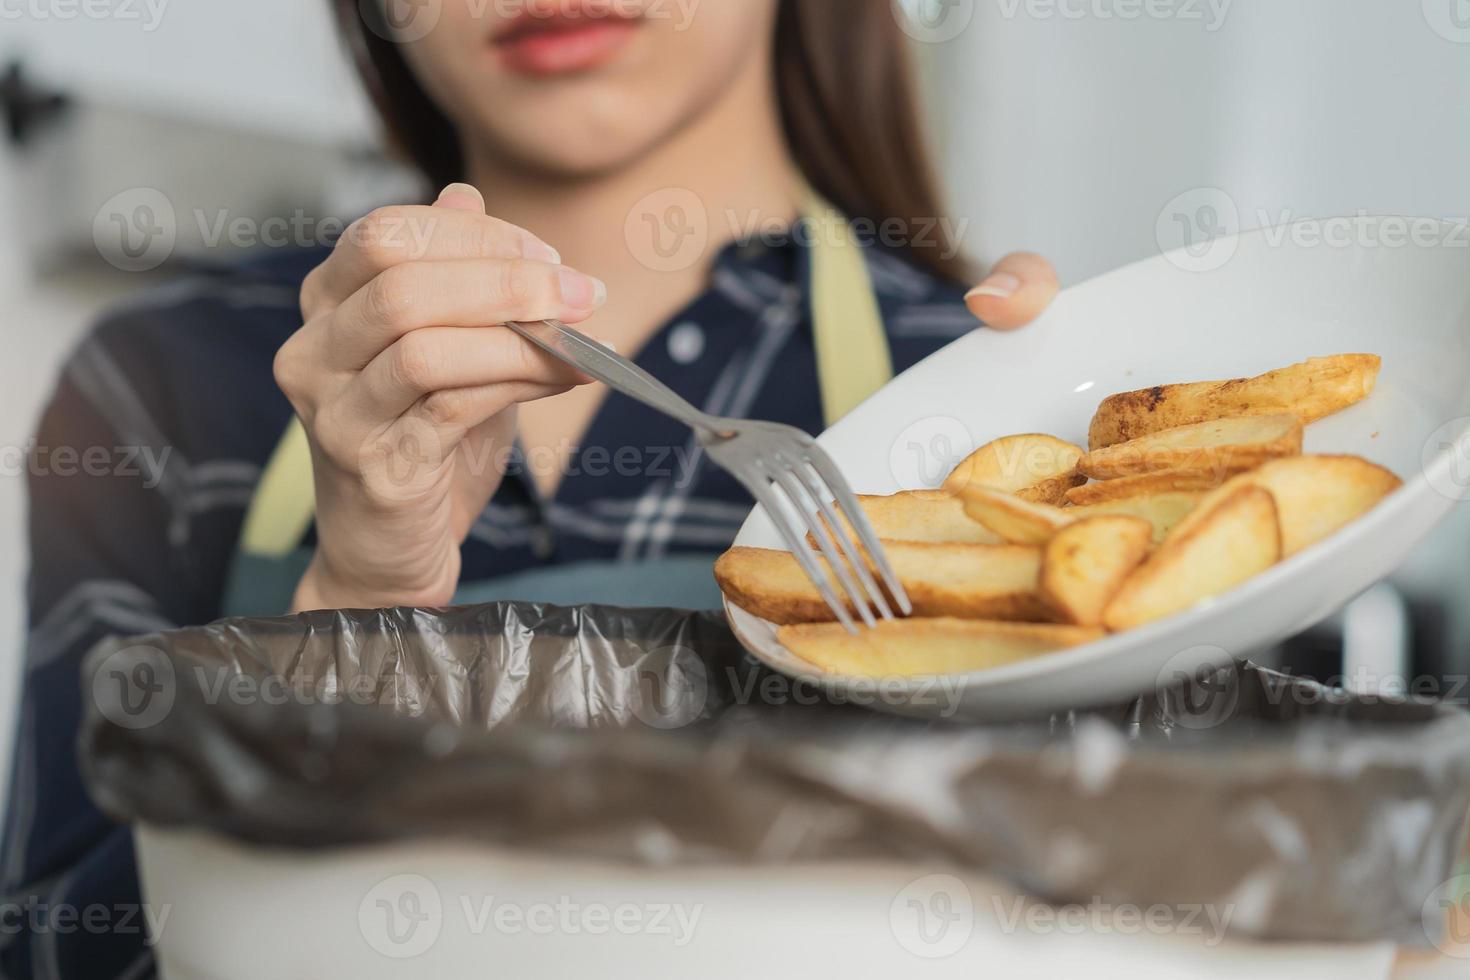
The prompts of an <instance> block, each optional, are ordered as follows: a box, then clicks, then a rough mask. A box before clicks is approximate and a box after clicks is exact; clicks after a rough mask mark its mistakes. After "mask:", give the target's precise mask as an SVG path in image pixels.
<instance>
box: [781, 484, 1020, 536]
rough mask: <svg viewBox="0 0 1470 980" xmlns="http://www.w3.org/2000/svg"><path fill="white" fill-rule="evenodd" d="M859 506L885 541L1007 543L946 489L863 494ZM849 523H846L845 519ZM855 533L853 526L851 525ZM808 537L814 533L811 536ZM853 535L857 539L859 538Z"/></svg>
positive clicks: (849, 529) (859, 499)
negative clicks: (872, 495)
mask: <svg viewBox="0 0 1470 980" xmlns="http://www.w3.org/2000/svg"><path fill="white" fill-rule="evenodd" d="M858 506H860V507H861V508H862V509H863V512H864V513H865V514H867V515H868V520H870V521H872V522H873V530H875V531H877V532H878V537H880V538H882V539H883V540H885V541H911V542H919V543H927V544H1004V543H1005V539H1004V538H1002V537H1001V536H1000V535H998V534H996V533H995V532H994V531H992V530H990V529H989V528H987V527H986V526H985V525H984V524H981V523H980V522H979V521H976V520H975V519H974V518H972V517H970V515H968V514H966V513H965V505H964V504H963V503H962V502H961V501H960V499H959V498H958V497H956V496H955V495H954V494H952V493H946V492H945V491H943V490H908V491H905V492H903V493H896V494H893V495H892V496H888V497H869V496H859V497H858ZM844 523H845V522H844ZM848 531H849V533H851V528H848ZM807 537H808V539H810V538H811V535H808V536H807ZM857 540H858V538H857V535H856V534H853V541H857Z"/></svg>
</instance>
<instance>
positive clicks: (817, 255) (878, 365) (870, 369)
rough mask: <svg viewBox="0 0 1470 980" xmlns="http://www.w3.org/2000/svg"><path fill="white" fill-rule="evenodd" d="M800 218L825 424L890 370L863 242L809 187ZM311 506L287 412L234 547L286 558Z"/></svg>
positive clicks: (301, 432)
mask: <svg viewBox="0 0 1470 980" xmlns="http://www.w3.org/2000/svg"><path fill="white" fill-rule="evenodd" d="M803 220H805V221H807V222H809V223H810V226H811V227H810V229H809V231H810V233H811V239H812V246H811V264H812V272H811V278H812V285H811V289H812V295H811V314H812V329H813V333H814V335H815V340H816V354H817V381H818V384H819V387H820V389H821V394H822V413H823V416H824V417H825V418H826V420H827V424H828V425H831V424H832V423H833V422H836V421H837V420H838V419H840V418H842V416H844V415H846V414H847V413H848V412H850V411H852V410H853V409H854V408H856V407H857V406H858V405H859V403H861V402H862V401H863V400H864V399H866V398H867V397H868V396H869V395H871V394H873V393H874V392H875V391H877V390H878V389H879V388H881V387H883V386H884V385H885V384H887V383H888V382H889V381H890V380H892V378H893V360H892V356H891V355H890V353H889V349H888V335H887V334H886V333H885V332H884V330H883V315H882V313H881V312H880V311H879V308H878V298H877V296H876V294H875V293H874V291H873V281H872V277H871V276H870V275H869V273H868V263H867V260H866V258H864V254H863V249H862V246H861V245H860V244H859V242H858V240H857V236H856V235H854V234H853V231H852V226H851V225H850V224H849V223H848V221H847V219H846V218H845V217H843V215H842V214H841V212H839V211H838V210H837V209H836V208H835V207H833V206H832V205H831V204H829V203H828V202H827V201H825V200H823V199H822V198H821V197H819V196H818V195H816V194H815V193H812V192H808V193H807V199H806V203H805V206H804V207H803ZM315 513H316V488H315V486H314V484H313V482H312V468H311V447H310V445H309V444H308V443H307V439H306V430H305V429H304V428H303V427H302V425H301V420H300V419H296V418H293V419H292V420H291V423H290V425H288V426H287V427H286V432H285V435H284V436H282V438H281V442H280V444H279V445H278V446H277V447H276V450H275V452H274V453H273V454H272V455H271V458H270V461H269V462H268V463H267V464H266V468H265V473H264V474H263V475H262V477H261V480H260V483H259V484H258V485H257V487H256V490H255V496H254V497H253V498H252V499H251V501H250V509H249V510H248V511H247V512H246V515H245V527H244V531H243V533H242V535H241V539H240V550H241V551H242V552H244V553H245V554H248V555H255V556H259V557H263V558H285V557H287V556H289V555H291V553H292V552H293V551H295V549H296V548H297V547H299V546H300V544H301V540H302V538H303V537H305V536H306V532H307V530H308V529H309V528H310V527H311V522H312V518H313V516H314V515H315Z"/></svg>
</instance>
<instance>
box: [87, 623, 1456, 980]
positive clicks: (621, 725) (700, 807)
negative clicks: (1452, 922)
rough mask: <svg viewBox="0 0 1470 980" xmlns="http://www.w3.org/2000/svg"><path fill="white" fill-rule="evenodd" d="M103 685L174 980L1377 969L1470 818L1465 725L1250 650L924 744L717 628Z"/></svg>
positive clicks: (99, 788) (1425, 918)
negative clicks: (1130, 692) (1170, 683)
mask: <svg viewBox="0 0 1470 980" xmlns="http://www.w3.org/2000/svg"><path fill="white" fill-rule="evenodd" d="M84 683H85V684H87V685H88V689H89V690H90V691H91V692H92V695H93V696H92V698H91V704H90V705H89V713H88V717H87V720H86V722H85V724H84V730H83V733H82V737H81V747H80V749H81V758H82V764H83V770H84V773H85V776H86V779H87V782H88V785H89V788H90V791H91V793H92V794H93V797H94V799H95V800H96V801H97V802H98V804H99V805H100V806H101V807H102V808H103V809H104V810H105V811H106V812H108V813H109V814H111V815H112V816H114V817H115V818H116V819H118V820H122V821H130V822H132V823H133V824H134V825H135V826H136V836H137V842H138V851H139V860H140V867H141V873H142V877H143V884H144V888H145V895H146V897H147V900H148V902H149V903H150V905H152V906H154V907H159V906H163V905H166V906H168V907H169V917H168V919H167V926H166V927H165V928H163V929H162V930H160V934H159V935H158V937H157V939H158V944H159V945H158V950H159V955H160V960H161V962H162V966H163V970H164V975H165V976H167V977H169V978H171V980H180V978H192V977H210V978H217V977H230V976H237V975H238V976H251V977H258V976H323V975H331V976H337V975H352V976H358V977H373V976H389V975H393V976H405V975H410V976H419V975H421V976H432V977H457V976H476V977H481V976H484V975H486V974H487V973H491V972H495V973H504V974H505V975H509V976H515V977H526V976H542V975H545V976H567V975H579V974H593V975H597V976H614V977H617V976H629V977H632V976H638V977H640V978H647V977H649V976H651V975H653V976H658V975H668V976H675V975H679V976H688V975H691V974H695V973H697V974H698V975H700V976H713V977H722V976H731V977H748V976H750V975H752V974H753V973H755V972H757V971H759V973H760V975H763V976H828V975H834V974H838V973H840V974H843V975H847V976H856V977H865V976H879V975H882V976H888V977H891V976H892V975H894V973H895V972H896V971H902V972H903V974H904V975H908V974H911V973H915V972H918V973H921V974H925V975H933V976H960V975H964V976H970V977H973V976H975V975H976V974H977V971H983V972H984V974H985V975H994V976H1073V975H1086V976H1088V977H1106V976H1118V977H1123V976H1128V977H1130V978H1134V980H1136V978H1138V977H1142V976H1150V975H1154V973H1152V972H1150V971H1155V972H1156V973H1157V975H1159V976H1170V977H1177V976H1200V977H1213V976H1220V977H1235V976H1241V975H1251V976H1277V975H1279V976H1282V977H1286V976H1288V975H1290V976H1291V977H1293V980H1301V978H1302V977H1304V976H1313V975H1316V973H1315V972H1314V971H1317V970H1322V971H1324V972H1323V973H1322V974H1321V975H1323V976H1329V975H1330V976H1332V977H1335V978H1338V980H1341V978H1343V977H1354V976H1364V977H1369V976H1378V977H1381V976H1384V975H1385V973H1386V969H1387V963H1388V959H1389V958H1390V957H1391V955H1392V944H1395V943H1397V944H1408V945H1419V946H1426V945H1429V944H1430V943H1432V942H1434V941H1436V939H1437V938H1438V930H1439V929H1440V927H1441V921H1440V919H1439V918H1437V917H1436V915H1437V913H1438V912H1440V909H1439V906H1438V905H1437V904H1436V901H1435V898H1436V896H1437V895H1442V894H1444V893H1445V889H1446V888H1447V887H1448V885H1447V883H1450V882H1452V881H1453V870H1454V862H1455V857H1456V855H1457V854H1459V853H1460V852H1461V849H1462V847H1463V845H1464V841H1465V829H1466V828H1465V824H1466V815H1467V812H1470V714H1466V713H1465V712H1463V711H1461V710H1459V709H1458V708H1455V707H1451V706H1447V705H1437V704H1433V703H1429V702H1424V701H1417V700H1396V701H1389V700H1376V699H1372V698H1366V697H1355V696H1351V695H1347V694H1344V693H1342V692H1338V691H1332V690H1328V689H1325V688H1322V687H1320V686H1318V685H1315V684H1312V683H1310V682H1305V681H1300V680H1295V679H1292V678H1289V677H1285V676H1283V675H1280V674H1276V673H1273V672H1271V671H1267V670H1264V669H1261V668H1257V667H1254V666H1252V665H1248V664H1243V665H1239V666H1237V667H1235V668H1233V669H1230V670H1227V671H1222V672H1219V673H1218V674H1212V675H1210V676H1206V677H1200V678H1187V679H1182V681H1181V683H1180V684H1179V685H1178V686H1177V687H1176V688H1173V689H1170V690H1167V691H1163V692H1157V693H1153V694H1150V695H1148V696H1146V697H1143V698H1141V699H1140V700H1138V701H1136V702H1134V703H1131V704H1128V705H1115V706H1110V707H1109V706H1098V707H1096V708H1094V709H1092V710H1088V711H1078V712H1075V713H1071V714H1068V715H1065V716H1057V717H1051V718H1043V719H1036V720H1035V721H1034V722H1032V723H1029V724H1020V725H1017V724H1010V725H1005V726H994V727H986V726H976V725H973V724H952V723H946V722H942V721H940V722H918V721H914V720H909V719H903V718H898V717H892V716H887V715H884V714H881V713H878V712H875V711H873V710H871V708H872V707H875V706H876V707H881V706H882V705H881V704H861V705H859V704H841V703H834V702H833V700H832V698H831V696H830V695H827V694H824V693H823V692H822V691H820V690H818V689H815V688H813V687H811V686H808V685H804V684H802V683H801V682H796V681H791V680H788V679H786V678H784V677H781V676H779V675H775V674H771V673H768V672H766V671H765V670H764V669H763V668H761V667H760V666H759V665H757V664H756V663H755V662H754V661H752V660H750V659H749V658H747V657H746V656H745V654H744V653H743V651H741V649H740V648H739V646H738V644H736V642H735V641H734V638H733V637H732V636H731V635H730V633H729V632H728V630H727V629H726V627H725V626H724V623H723V621H722V620H721V619H720V618H719V617H717V616H714V615H710V614H691V613H681V612H672V611H649V610H644V611H627V610H615V609H604V608H583V609H555V608H547V607H538V606H529V605H521V604H497V605H492V606H483V607H476V608H468V609H462V610H450V611H426V610H396V611H384V612H371V613H366V612H364V613H312V614H308V615H305V616H300V617H295V618H291V619H281V620H235V621H227V622H222V623H219V624H215V625H212V626H208V627H202V628H198V629H189V630H181V631H178V632H173V633H168V634H159V635H154V636H147V637H141V638H134V639H131V640H114V641H109V642H108V643H106V644H104V645H102V646H101V647H99V648H98V649H97V650H95V651H93V653H92V655H91V656H90V657H89V658H88V661H87V665H86V668H85V676H84ZM881 690H882V686H881V685H877V686H875V688H874V689H873V691H874V693H873V697H874V698H875V699H880V700H881V696H882V695H881ZM1263 941H1267V942H1266V943H1265V944H1263ZM1325 971H1330V972H1325Z"/></svg>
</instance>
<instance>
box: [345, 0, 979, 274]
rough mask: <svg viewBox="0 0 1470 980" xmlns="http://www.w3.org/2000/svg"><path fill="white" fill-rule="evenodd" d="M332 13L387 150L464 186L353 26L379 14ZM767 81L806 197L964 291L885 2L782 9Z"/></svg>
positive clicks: (420, 97) (366, 36) (398, 58)
mask: <svg viewBox="0 0 1470 980" xmlns="http://www.w3.org/2000/svg"><path fill="white" fill-rule="evenodd" d="M331 2H332V4H333V6H334V7H335V8H336V12H337V20H338V23H339V24H340V25H341V28H342V30H343V33H344V35H345V37H346V40H347V43H348V46H349V48H350V50H351V52H352V56H353V60H354V61H355V62H356V64H357V68H358V71H359V73H360V74H361V75H362V78H363V81H364V82H365V83H366V85H367V88H368V92H369V94H370V95H371V97H372V99H373V102H374V103H375V104H376V106H377V108H378V112H379V114H380V115H381V116H382V117H383V121H384V123H385V125H386V126H387V128H388V134H389V137H390V138H391V139H392V141H393V142H394V144H396V147H397V148H398V149H399V150H400V151H401V152H402V153H404V154H405V155H406V156H407V157H408V158H409V159H410V160H411V161H412V162H413V163H414V164H415V165H417V167H418V168H419V169H420V170H421V171H423V173H424V175H425V176H426V177H427V178H428V180H429V181H430V183H431V184H432V185H433V186H435V187H442V186H443V185H445V184H448V183H451V182H452V181H456V180H461V179H463V157H462V152H461V147H460V142H459V136H458V134H457V133H456V132H455V129H454V126H453V125H452V124H451V123H450V121H449V119H448V118H447V117H446V116H445V115H444V113H443V112H441V111H440V110H439V108H438V106H436V105H435V104H434V102H433V100H432V99H430V98H429V96H428V94H427V93H426V92H425V91H424V89H423V87H422V86H421V85H419V82H418V80H417V79H416V78H415V77H414V75H413V72H412V70H411V69H410V68H409V66H408V63H407V62H406V61H405V60H404V58H403V54H402V52H401V51H400V50H399V48H398V45H396V44H394V43H393V42H391V41H388V40H386V39H385V38H387V37H389V36H391V35H390V33H389V32H388V30H387V27H386V25H385V24H373V25H368V24H367V23H366V22H365V21H364V20H363V18H364V17H365V16H370V15H371V14H370V13H365V11H367V12H371V11H375V10H376V9H377V6H378V5H377V4H370V3H362V2H360V0H331ZM775 72H776V90H777V96H778V100H779V103H780V107H781V117H782V123H783V125H784V128H785V132H786V139H787V142H788V144H789V146H790V148H791V152H792V155H793V156H794V157H795V159H796V162H797V164H798V166H800V167H801V170H802V174H803V176H805V177H806V179H807V181H808V182H809V183H810V184H811V185H812V187H813V188H814V189H815V190H817V191H818V192H819V193H821V194H822V195H824V196H825V197H826V198H827V199H828V200H830V201H832V203H833V204H835V205H837V206H838V207H839V208H841V209H842V210H843V212H844V213H846V214H847V215H849V216H851V217H853V218H864V219H867V220H869V221H871V222H883V221H886V220H888V219H898V220H899V221H902V222H905V223H907V227H910V228H914V229H915V236H916V237H917V238H921V239H922V240H917V241H914V242H912V243H911V244H910V246H909V252H910V255H911V257H912V258H913V259H914V260H915V261H917V262H919V263H920V264H922V265H924V266H926V267H928V268H929V269H931V270H932V271H934V272H936V273H938V274H939V275H941V276H943V277H945V278H947V279H951V280H954V281H956V282H965V281H966V280H967V279H968V277H969V268H968V265H967V263H966V261H965V259H964V257H963V256H962V255H956V254H953V253H954V251H955V248H956V247H957V245H958V243H951V242H948V241H945V240H944V238H943V236H942V234H941V233H940V232H939V231H938V230H937V229H936V225H935V224H934V223H936V222H938V219H939V218H940V217H941V216H942V215H943V213H944V212H943V211H942V210H941V208H940V195H939V188H938V184H937V181H936V176H935V171H934V168H933V164H932V161H931V159H930V157H929V150H928V146H927V144H926V143H925V141H924V137H923V132H922V127H921V125H920V122H919V108H918V95H917V83H916V80H915V78H914V72H913V66H912V64H911V63H910V57H909V49H908V42H907V39H906V37H905V35H904V33H903V31H902V29H901V28H900V26H899V24H898V21H897V19H896V17H895V14H894V11H893V10H892V9H891V7H890V3H889V0H781V6H780V9H779V12H778V15H777V24H776V47H775ZM925 227H927V228H929V229H931V230H930V231H928V232H927V233H924V228H925ZM921 233H923V234H921Z"/></svg>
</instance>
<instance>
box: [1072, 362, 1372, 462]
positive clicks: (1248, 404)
mask: <svg viewBox="0 0 1470 980" xmlns="http://www.w3.org/2000/svg"><path fill="white" fill-rule="evenodd" d="M1382 365H1383V359H1382V358H1380V357H1377V356H1376V355H1372V354H1342V355H1338V356H1336V357H1318V358H1313V359H1312V360H1310V361H1306V362H1304V363H1302V364H1296V365H1293V366H1291V367H1287V368H1282V369H1281V370H1279V371H1272V372H1270V373H1269V374H1263V375H1261V376H1260V377H1256V378H1242V379H1238V380H1235V381H1205V382H1201V383H1199V384H1183V385H1165V386H1163V387H1159V388H1145V389H1143V390H1141V391H1130V392H1125V393H1123V394H1120V395H1114V396H1112V397H1111V398H1108V399H1107V400H1106V401H1104V402H1103V403H1102V405H1101V407H1099V408H1098V410H1097V414H1096V415H1095V416H1094V417H1093V420H1092V428H1091V431H1090V432H1089V434H1088V444H1089V448H1091V449H1102V448H1104V447H1106V446H1115V445H1117V444H1118V443H1120V442H1128V441H1129V440H1130V439H1138V438H1141V437H1143V436H1146V435H1150V434H1152V433H1155V432H1160V431H1162V430H1164V429H1172V428H1176V427H1178V426H1181V425H1193V424H1194V423H1196V422H1208V421H1210V420H1211V419H1220V418H1230V417H1234V416H1242V415H1275V414H1277V413H1281V412H1290V413H1292V414H1294V415H1296V416H1298V417H1300V418H1301V420H1302V421H1303V422H1315V421H1316V420H1317V419H1320V418H1326V417H1327V416H1329V415H1332V414H1334V413H1335V412H1340V411H1342V410H1343V409H1345V408H1347V407H1349V406H1350V405H1354V404H1356V403H1358V402H1360V401H1362V400H1363V399H1364V398H1367V397H1368V396H1369V395H1370V394H1372V393H1373V387H1374V385H1375V384H1377V381H1378V372H1379V369H1380V368H1381V367H1382Z"/></svg>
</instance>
